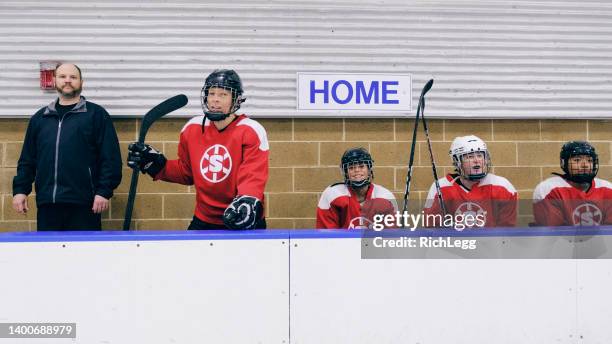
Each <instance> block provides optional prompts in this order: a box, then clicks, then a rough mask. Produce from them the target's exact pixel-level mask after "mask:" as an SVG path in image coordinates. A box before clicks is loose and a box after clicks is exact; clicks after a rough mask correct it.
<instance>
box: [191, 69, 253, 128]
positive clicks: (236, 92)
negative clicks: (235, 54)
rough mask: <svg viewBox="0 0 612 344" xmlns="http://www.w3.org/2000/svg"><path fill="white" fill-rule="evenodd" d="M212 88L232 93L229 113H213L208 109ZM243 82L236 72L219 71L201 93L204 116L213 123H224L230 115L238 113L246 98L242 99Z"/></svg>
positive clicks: (211, 77) (210, 76) (209, 77)
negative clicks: (209, 94) (209, 93)
mask: <svg viewBox="0 0 612 344" xmlns="http://www.w3.org/2000/svg"><path fill="white" fill-rule="evenodd" d="M211 87H218V88H222V89H225V90H228V91H230V92H232V106H231V108H230V111H229V113H222V112H211V111H210V110H209V109H208V103H207V97H208V90H209V89H210V88H211ZM242 91H243V90H242V81H241V80H240V77H239V76H238V73H236V72H235V71H234V70H231V69H217V70H215V71H214V72H212V73H210V75H209V76H208V77H207V78H206V80H205V81H204V86H202V91H201V92H200V101H201V102H202V110H204V115H206V118H208V119H210V120H211V121H222V120H224V119H226V118H227V116H229V115H230V114H232V113H234V112H236V111H238V109H239V108H240V104H242V102H244V100H245V98H244V97H242Z"/></svg>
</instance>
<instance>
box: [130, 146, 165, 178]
mask: <svg viewBox="0 0 612 344" xmlns="http://www.w3.org/2000/svg"><path fill="white" fill-rule="evenodd" d="M166 161H167V160H166V157H165V156H164V155H163V154H162V153H161V152H159V151H158V150H156V149H155V148H153V147H151V146H149V145H148V144H144V143H139V142H132V143H130V145H129V146H128V159H127V164H128V166H129V167H131V168H134V169H136V168H137V169H139V170H140V172H142V173H147V174H148V175H150V176H151V177H155V176H156V175H157V174H158V173H159V172H160V171H161V170H163V169H164V167H165V166H166Z"/></svg>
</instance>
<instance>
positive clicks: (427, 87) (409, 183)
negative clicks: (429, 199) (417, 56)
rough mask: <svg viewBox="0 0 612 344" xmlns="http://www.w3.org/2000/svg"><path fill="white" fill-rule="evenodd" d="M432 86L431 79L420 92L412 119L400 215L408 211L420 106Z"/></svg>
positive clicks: (403, 224)
mask: <svg viewBox="0 0 612 344" xmlns="http://www.w3.org/2000/svg"><path fill="white" fill-rule="evenodd" d="M432 85H433V79H432V80H429V81H428V82H427V83H426V84H425V86H424V87H423V90H422V91H421V96H420V97H419V105H418V106H417V113H416V118H415V119H414V131H413V132H412V146H411V147H410V160H409V161H408V175H406V189H405V192H404V209H403V210H402V213H406V211H407V210H408V195H410V185H411V182H412V167H413V165H414V151H415V147H416V137H417V130H418V128H419V114H420V113H421V104H423V103H424V101H425V93H427V92H428V91H429V90H430V89H431V86H432ZM404 226H405V223H402V228H404Z"/></svg>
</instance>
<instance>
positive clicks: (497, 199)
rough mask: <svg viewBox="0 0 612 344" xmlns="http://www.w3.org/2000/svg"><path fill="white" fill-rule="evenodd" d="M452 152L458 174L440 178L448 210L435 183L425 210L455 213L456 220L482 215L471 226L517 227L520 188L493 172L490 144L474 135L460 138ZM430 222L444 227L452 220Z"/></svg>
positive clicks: (426, 212) (455, 141)
mask: <svg viewBox="0 0 612 344" xmlns="http://www.w3.org/2000/svg"><path fill="white" fill-rule="evenodd" d="M449 154H450V157H451V159H452V161H453V165H454V166H455V170H456V173H451V174H448V175H446V177H444V178H440V179H439V180H438V183H439V185H440V192H441V193H442V198H443V200H444V208H445V209H444V210H445V211H443V209H441V206H440V202H439V197H438V192H437V188H436V185H435V183H433V184H432V185H431V188H430V189H429V193H428V195H427V200H426V202H425V207H424V209H423V212H424V213H425V215H430V214H434V215H437V214H440V215H442V217H443V218H444V217H448V215H452V217H453V219H457V221H460V220H461V219H464V220H465V221H466V222H467V219H468V218H472V219H473V218H476V217H478V219H479V220H477V221H471V223H467V225H466V226H467V227H512V226H515V225H516V209H517V200H518V196H517V192H516V189H515V188H514V186H513V185H512V184H511V183H510V182H509V181H508V180H507V179H506V178H504V177H500V176H496V175H494V174H493V173H489V171H490V169H491V154H490V153H489V151H488V149H487V145H486V143H485V142H484V141H482V140H481V139H480V138H478V137H477V136H474V135H469V136H461V137H456V138H455V140H453V143H452V144H451V149H450V152H449ZM427 225H428V226H430V227H442V226H448V223H444V224H442V223H440V222H439V221H438V222H436V223H431V222H429V223H427ZM454 226H455V228H459V227H457V226H456V225H454ZM466 226H462V227H461V228H463V227H466Z"/></svg>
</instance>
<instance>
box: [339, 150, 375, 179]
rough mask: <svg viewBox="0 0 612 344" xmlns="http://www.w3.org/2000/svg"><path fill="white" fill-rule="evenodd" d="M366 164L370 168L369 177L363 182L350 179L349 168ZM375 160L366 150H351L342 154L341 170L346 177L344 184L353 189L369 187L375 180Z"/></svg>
mask: <svg viewBox="0 0 612 344" xmlns="http://www.w3.org/2000/svg"><path fill="white" fill-rule="evenodd" d="M360 164H365V165H366V166H367V167H368V176H367V177H366V178H364V179H362V180H351V179H350V178H349V168H350V167H351V166H353V165H360ZM373 166H374V160H372V156H371V155H370V153H368V151H367V150H366V149H365V148H361V147H360V148H350V149H347V150H346V151H345V152H344V154H342V159H340V169H341V170H342V175H343V176H344V183H345V184H346V185H347V186H350V187H352V188H361V187H363V186H368V185H370V183H371V182H372V179H374V171H373Z"/></svg>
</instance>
